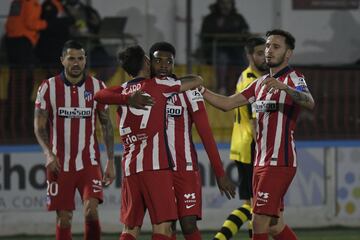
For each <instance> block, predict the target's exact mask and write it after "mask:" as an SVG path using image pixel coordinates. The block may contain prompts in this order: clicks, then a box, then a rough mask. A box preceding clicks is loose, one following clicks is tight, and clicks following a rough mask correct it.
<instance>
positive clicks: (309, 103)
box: [262, 77, 315, 110]
mask: <svg viewBox="0 0 360 240" xmlns="http://www.w3.org/2000/svg"><path fill="white" fill-rule="evenodd" d="M262 85H265V86H266V89H267V91H269V92H272V91H274V90H275V89H279V90H283V91H285V92H286V93H287V94H289V95H290V96H291V97H292V99H293V100H294V101H295V102H296V103H297V104H299V105H300V106H302V107H304V108H307V109H310V110H312V109H313V108H314V107H315V102H314V99H313V97H312V96H311V93H310V91H309V90H308V89H307V88H305V89H304V90H303V91H298V90H296V89H294V88H291V87H289V86H288V85H286V84H284V83H283V82H280V81H278V80H276V79H275V78H273V77H268V78H266V79H265V80H264V81H263V82H262Z"/></svg>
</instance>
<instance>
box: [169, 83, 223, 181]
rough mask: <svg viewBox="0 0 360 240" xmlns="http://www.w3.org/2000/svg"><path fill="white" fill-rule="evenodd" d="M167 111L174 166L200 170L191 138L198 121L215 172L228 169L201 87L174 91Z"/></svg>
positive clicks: (182, 169) (221, 174)
mask: <svg viewBox="0 0 360 240" xmlns="http://www.w3.org/2000/svg"><path fill="white" fill-rule="evenodd" d="M166 112H167V116H168V119H167V120H168V122H167V131H166V133H167V137H168V138H167V139H168V144H169V150H170V153H171V157H172V159H173V161H174V168H173V170H174V171H196V170H198V158H197V153H196V149H195V146H194V143H193V139H192V126H193V123H195V125H196V128H197V130H198V133H199V135H200V137H201V139H202V142H203V144H204V146H205V149H206V152H207V154H208V157H209V159H210V162H211V165H212V167H213V169H214V171H215V174H216V176H223V175H224V174H225V173H224V170H223V168H222V163H221V159H220V154H219V152H218V150H217V147H216V142H215V139H214V138H213V135H212V133H211V128H210V125H209V123H208V122H209V121H208V118H207V113H206V108H205V104H204V99H203V96H202V95H201V93H200V92H199V91H198V90H188V91H186V92H184V93H179V94H173V95H172V96H171V97H169V99H168V102H167V106H166ZM200 126H201V127H200ZM206 126H207V127H206ZM200 128H201V129H200Z"/></svg>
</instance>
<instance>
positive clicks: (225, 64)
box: [200, 0, 249, 94]
mask: <svg viewBox="0 0 360 240" xmlns="http://www.w3.org/2000/svg"><path fill="white" fill-rule="evenodd" d="M209 8H210V14H209V15H207V16H205V18H204V20H203V22H202V26H201V31H200V42H201V46H200V48H201V54H202V56H203V57H204V58H205V60H206V63H208V64H212V65H215V69H216V88H217V90H218V91H220V92H221V93H226V94H230V93H232V92H233V89H234V88H235V85H236V84H235V81H236V78H237V76H239V75H240V73H241V72H242V71H243V70H244V69H245V67H246V64H247V63H246V59H245V53H244V43H243V42H244V40H245V39H246V38H247V36H248V33H249V25H248V23H247V22H246V20H245V18H244V17H243V16H242V15H241V14H240V13H238V12H237V10H236V7H235V0H216V2H215V3H213V4H212V5H210V7H209Z"/></svg>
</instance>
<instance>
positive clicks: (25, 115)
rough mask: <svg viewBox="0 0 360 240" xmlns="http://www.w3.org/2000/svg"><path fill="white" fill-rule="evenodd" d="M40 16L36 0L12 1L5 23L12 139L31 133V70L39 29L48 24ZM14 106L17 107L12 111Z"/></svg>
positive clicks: (34, 60)
mask: <svg viewBox="0 0 360 240" xmlns="http://www.w3.org/2000/svg"><path fill="white" fill-rule="evenodd" d="M47 25H48V24H47V22H46V21H44V20H42V19H41V5H40V3H39V1H38V0H13V1H12V2H11V5H10V11H9V15H8V17H7V19H6V23H5V44H6V50H7V57H8V64H9V66H10V81H9V85H8V89H9V90H8V93H9V96H8V106H9V109H12V111H10V114H9V125H10V131H11V133H12V138H14V139H19V138H21V137H27V136H28V135H29V134H31V131H29V128H30V126H31V124H30V121H31V116H32V111H30V109H31V107H30V106H31V101H30V96H31V92H32V89H33V83H34V79H33V70H34V65H35V63H36V62H37V59H36V57H35V46H36V44H37V43H38V40H39V35H40V31H41V30H43V29H45V28H46V27H47ZM15 109H16V110H15Z"/></svg>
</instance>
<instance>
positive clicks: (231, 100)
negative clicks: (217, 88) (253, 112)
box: [200, 87, 248, 112]
mask: <svg viewBox="0 0 360 240" xmlns="http://www.w3.org/2000/svg"><path fill="white" fill-rule="evenodd" d="M200 92H201V93H202V94H203V96H204V98H205V100H206V101H207V102H208V103H210V104H211V105H212V106H214V107H216V108H218V109H220V110H222V111H224V112H226V111H229V110H231V109H233V108H236V107H240V106H243V105H245V104H248V100H247V99H246V98H245V97H244V96H243V95H242V94H241V93H235V94H233V95H231V96H224V95H220V94H217V93H214V92H212V91H210V90H209V89H205V88H204V87H203V88H202V89H201V91H200Z"/></svg>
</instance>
